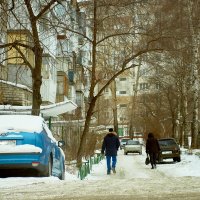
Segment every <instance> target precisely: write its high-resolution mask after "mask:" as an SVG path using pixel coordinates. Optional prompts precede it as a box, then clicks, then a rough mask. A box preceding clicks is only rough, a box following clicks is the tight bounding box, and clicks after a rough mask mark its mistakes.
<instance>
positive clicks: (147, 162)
mask: <svg viewBox="0 0 200 200" xmlns="http://www.w3.org/2000/svg"><path fill="white" fill-rule="evenodd" d="M149 163H150V159H149V155H148V154H147V157H146V159H145V164H146V165H148V164H149Z"/></svg>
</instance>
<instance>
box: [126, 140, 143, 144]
mask: <svg viewBox="0 0 200 200" xmlns="http://www.w3.org/2000/svg"><path fill="white" fill-rule="evenodd" d="M127 144H130V145H138V144H140V143H139V141H137V140H129V141H127Z"/></svg>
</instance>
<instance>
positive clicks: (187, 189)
mask: <svg viewBox="0 0 200 200" xmlns="http://www.w3.org/2000/svg"><path fill="white" fill-rule="evenodd" d="M144 160H145V155H137V154H129V155H126V156H125V155H123V151H120V152H119V156H118V163H117V174H111V175H107V174H106V165H105V160H103V161H102V162H101V163H100V164H98V166H95V167H94V168H93V171H92V173H91V174H90V175H89V176H88V177H87V178H86V179H85V180H83V181H81V180H79V179H77V178H75V179H74V180H73V179H70V180H69V179H67V177H66V180H65V181H60V180H58V179H57V178H53V177H50V178H6V179H0V200H11V199H12V200H33V199H35V200H36V199H37V200H40V199H46V200H47V199H48V200H53V199H54V200H69V199H70V200H79V199H80V200H134V199H149V200H151V199H152V200H153V199H173V200H179V199H181V200H183V199H187V200H189V199H195V200H199V199H200V174H199V173H198V174H197V176H196V175H195V176H194V175H191V174H194V173H195V172H194V173H192V172H193V170H194V169H197V172H198V171H200V159H199V158H197V157H195V156H190V157H189V156H188V155H187V156H186V155H183V156H182V161H181V162H180V163H172V162H166V163H165V164H159V165H158V167H157V169H155V170H152V169H150V166H146V165H145V164H144ZM197 165H198V166H197Z"/></svg>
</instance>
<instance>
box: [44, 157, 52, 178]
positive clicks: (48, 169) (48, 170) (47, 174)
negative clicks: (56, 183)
mask: <svg viewBox="0 0 200 200" xmlns="http://www.w3.org/2000/svg"><path fill="white" fill-rule="evenodd" d="M52 164H53V163H52V159H51V156H50V157H49V162H48V166H47V169H46V173H45V176H46V177H50V176H52Z"/></svg>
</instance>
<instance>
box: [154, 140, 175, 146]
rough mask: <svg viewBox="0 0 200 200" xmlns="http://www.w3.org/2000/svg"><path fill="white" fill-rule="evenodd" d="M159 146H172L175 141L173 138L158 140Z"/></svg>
mask: <svg viewBox="0 0 200 200" xmlns="http://www.w3.org/2000/svg"><path fill="white" fill-rule="evenodd" d="M158 143H159V145H160V146H174V145H176V142H175V141H174V140H158Z"/></svg>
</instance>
